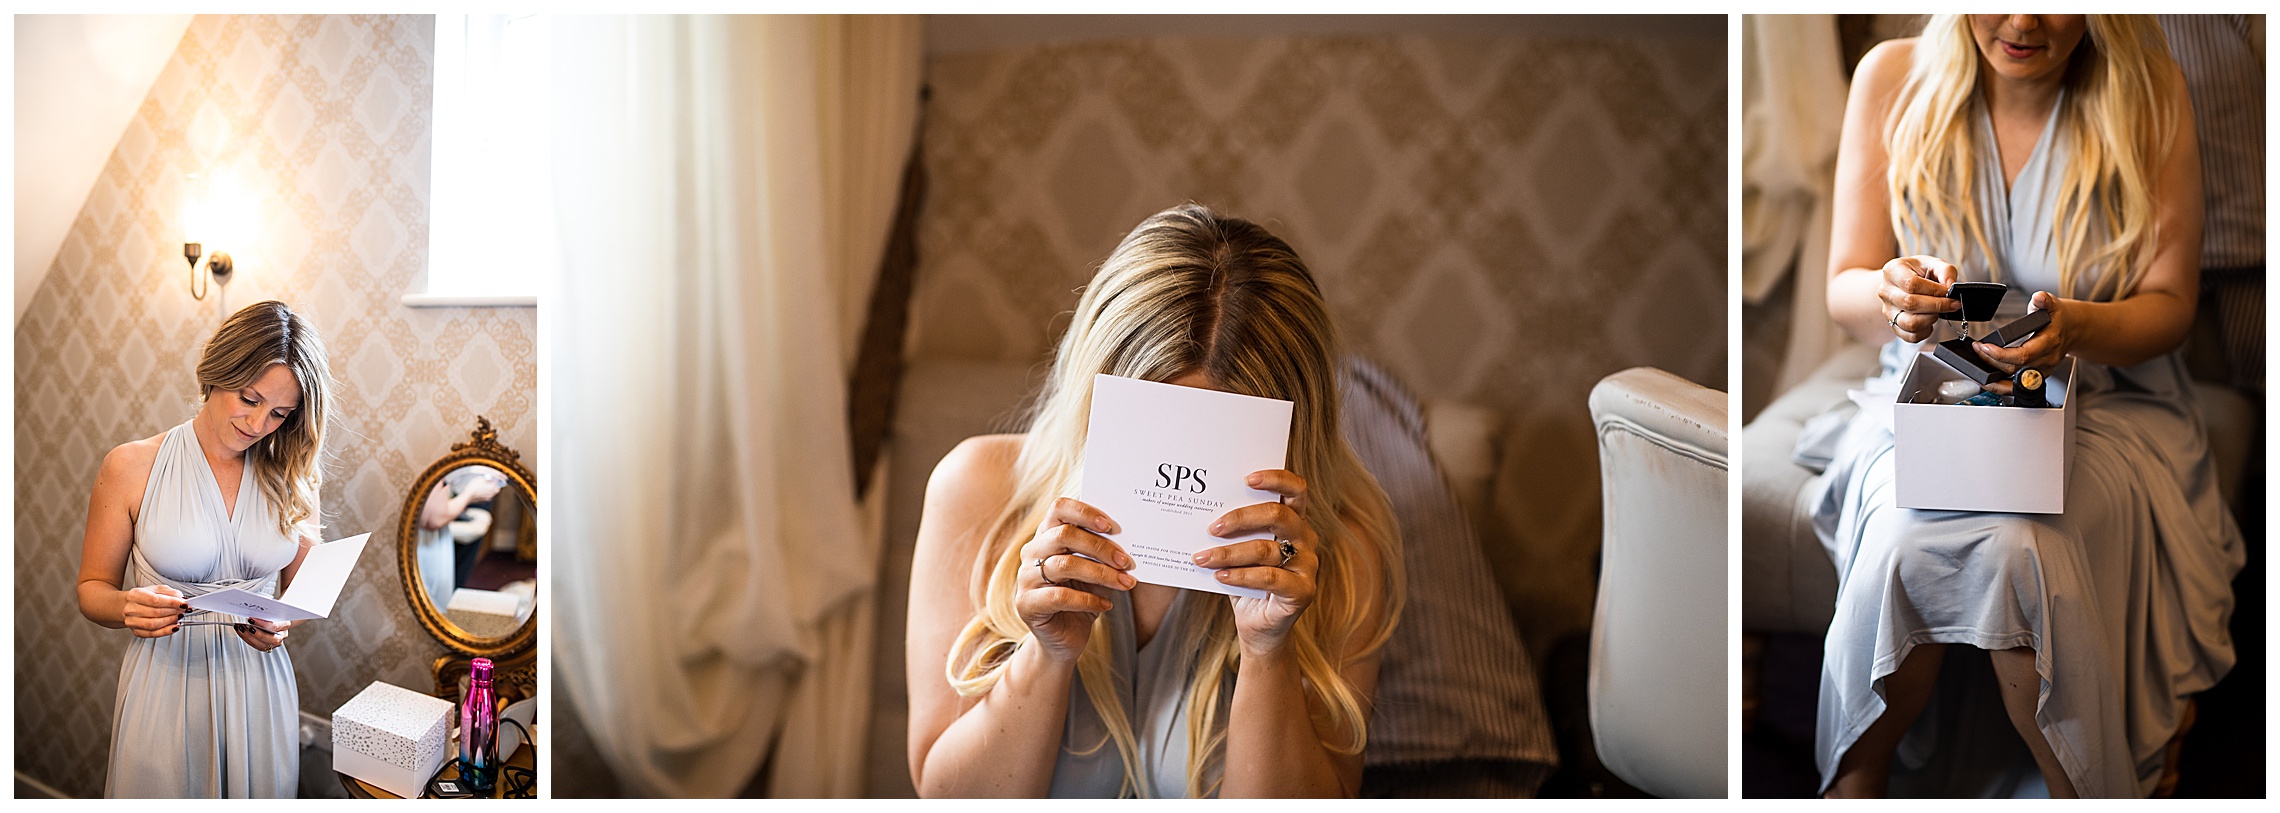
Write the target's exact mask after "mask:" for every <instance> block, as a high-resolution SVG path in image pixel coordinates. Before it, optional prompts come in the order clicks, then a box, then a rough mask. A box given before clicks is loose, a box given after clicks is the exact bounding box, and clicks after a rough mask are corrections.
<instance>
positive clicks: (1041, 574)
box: [1037, 556, 1061, 587]
mask: <svg viewBox="0 0 2280 813" xmlns="http://www.w3.org/2000/svg"><path fill="white" fill-rule="evenodd" d="M1051 558H1053V557H1051V556H1040V557H1038V558H1037V578H1040V579H1044V580H1045V583H1046V584H1050V585H1053V586H1054V587H1059V586H1061V583H1060V582H1057V581H1054V580H1053V577H1051V576H1047V575H1045V560H1047V559H1051Z"/></svg>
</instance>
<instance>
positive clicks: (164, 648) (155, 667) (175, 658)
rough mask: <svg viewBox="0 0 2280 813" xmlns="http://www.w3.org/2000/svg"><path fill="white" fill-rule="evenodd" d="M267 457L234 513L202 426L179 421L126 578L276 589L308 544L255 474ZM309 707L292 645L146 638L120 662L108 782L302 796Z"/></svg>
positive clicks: (181, 635)
mask: <svg viewBox="0 0 2280 813" xmlns="http://www.w3.org/2000/svg"><path fill="white" fill-rule="evenodd" d="M258 462H259V461H255V460H250V459H249V460H248V461H247V465H246V467H245V474H244V476H243V477H242V478H241V479H240V481H239V483H238V496H237V507H236V511H235V513H234V514H233V513H232V512H231V511H230V509H228V508H227V507H225V506H224V503H223V501H222V492H221V488H220V485H219V483H218V482H217V481H216V480H215V478H214V471H213V468H212V467H210V466H208V465H207V463H206V456H205V454H204V453H202V452H200V451H199V449H198V439H197V436H196V435H194V434H193V433H192V432H191V429H190V424H188V423H184V424H182V425H180V426H177V427H174V428H173V429H171V430H168V431H167V433H166V439H165V440H164V441H163V442H162V444H161V445H160V447H159V451H158V459H157V461H155V462H154V463H152V464H151V469H150V482H149V484H148V485H146V486H144V488H143V500H142V513H141V515H140V516H138V517H136V519H135V528H134V546H133V548H132V549H131V552H130V554H129V556H128V570H129V574H130V578H129V581H128V583H127V585H126V586H127V587H128V588H129V589H132V588H135V587H139V586H147V585H157V584H164V585H168V586H171V587H173V588H174V589H176V590H180V591H182V595H184V596H186V597H187V596H197V595H201V594H204V593H207V592H210V591H213V590H217V589H221V588H223V587H230V586H243V585H247V584H250V585H252V588H251V589H254V590H255V591H256V592H261V593H267V594H270V595H275V594H276V590H277V578H278V572H279V571H281V570H283V569H284V568H285V566H286V565H289V564H292V562H293V556H294V554H295V553H296V551H297V550H298V545H297V544H296V541H295V540H294V539H293V538H291V537H289V536H287V535H285V534H283V533H281V532H279V531H278V529H277V520H276V513H275V512H274V511H272V510H271V507H270V504H269V501H268V499H267V497H265V496H264V495H263V494H262V491H261V486H260V484H259V483H257V482H255V479H254V469H255V467H256V466H257V465H258ZM197 617H198V618H201V619H204V618H212V619H213V620H223V621H238V620H243V619H240V618H238V617H236V616H212V615H211V614H200V615H199V616H197ZM299 708H300V693H299V690H298V689H297V688H296V686H295V685H294V682H293V659H292V657H291V656H290V655H288V654H286V648H285V647H278V648H277V649H274V650H271V651H269V652H262V651H260V650H257V649H254V648H253V646H252V645H250V644H247V643H246V642H245V641H244V640H242V639H240V638H238V636H237V633H236V632H235V631H233V630H232V629H231V628H230V627H228V626H187V627H180V628H178V629H177V631H176V632H175V633H174V634H173V635H169V636H167V637H164V638H135V639H133V640H132V641H131V642H129V643H128V645H127V655H126V659H125V661H124V662H123V663H121V664H120V665H119V694H118V701H117V703H116V705H115V709H114V712H113V716H112V726H111V732H112V733H111V763H110V770H109V773H108V775H107V777H106V779H105V783H104V791H103V793H104V795H105V796H109V797H114V798H122V797H129V798H215V797H226V798H292V797H293V796H294V795H295V793H294V791H295V787H296V785H297V784H298V781H299V777H300V748H299V746H300V736H299V732H300V726H299V720H298V719H297V711H298V709H299Z"/></svg>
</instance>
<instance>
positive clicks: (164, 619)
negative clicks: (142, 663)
mask: <svg viewBox="0 0 2280 813" xmlns="http://www.w3.org/2000/svg"><path fill="white" fill-rule="evenodd" d="M126 597H127V603H126V606H125V607H123V608H121V610H120V612H119V617H120V620H121V621H124V622H126V627H127V630H128V631H129V632H132V633H134V634H135V637H137V638H164V637H166V636H169V635H173V634H174V632H175V630H177V629H179V627H177V626H176V624H177V622H180V621H181V620H182V609H183V608H184V607H188V606H190V603H189V602H187V601H184V600H183V599H182V591H180V590H176V589H174V588H172V587H168V586H166V585H163V584H157V585H152V586H149V587H137V588H135V589H133V590H128V591H126Z"/></svg>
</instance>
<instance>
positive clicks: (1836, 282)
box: [1801, 39, 1916, 347]
mask: <svg viewBox="0 0 2280 813" xmlns="http://www.w3.org/2000/svg"><path fill="white" fill-rule="evenodd" d="M1915 48H1916V41H1915V40H1913V39H1897V40H1891V41H1888V42H1884V43H1882V44H1879V45H1877V46H1876V47H1875V48H1873V49H1870V50H1869V52H1868V55H1867V56H1865V57H1862V58H1861V60H1860V67H1859V69H1857V70H1855V71H1854V72H1853V83H1852V90H1851V92H1850V93H1849V94H1847V97H1846V99H1845V123H1844V130H1843V131H1842V134H1841V135H1840V136H1839V137H1838V142H1837V180H1836V185H1835V186H1834V187H1833V188H1832V189H1833V192H1832V194H1833V195H1834V197H1833V198H1832V199H1831V200H1830V225H1829V227H1830V233H1829V289H1828V300H1829V318H1830V319H1831V320H1834V321H1835V322H1836V323H1837V326H1838V327H1840V328H1843V329H1844V331H1845V333H1846V334H1848V335H1850V336H1852V337H1853V338H1854V339H1857V340H1859V341H1860V342H1861V343H1863V344H1866V345H1868V346H1870V347H1876V346H1880V345H1882V344H1884V343H1885V342H1888V341H1891V340H1892V339H1893V337H1894V333H1893V330H1892V324H1891V322H1890V321H1889V319H1888V317H1889V315H1890V313H1889V312H1888V311H1887V310H1886V308H1885V306H1884V304H1883V302H1881V301H1880V300H1879V299H1878V298H1877V289H1878V288H1879V287H1880V286H1881V285H1882V284H1883V282H1884V279H1883V272H1882V270H1881V269H1883V267H1884V264H1885V263H1886V262H1888V261H1890V260H1892V259H1893V257H1894V256H1896V255H1897V254H1898V253H1899V251H1900V247H1899V240H1898V239H1897V238H1895V237H1893V235H1892V220H1891V214H1892V208H1891V202H1890V201H1889V200H1887V197H1888V195H1887V194H1886V193H1885V186H1884V184H1885V174H1886V172H1887V171H1888V162H1887V160H1886V155H1885V152H1884V127H1885V118H1886V116H1887V115H1888V114H1889V112H1890V110H1891V108H1892V103H1893V100H1894V98H1895V97H1897V96H1898V95H1899V93H1900V86H1901V84H1902V83H1903V82H1905V81H1906V80H1907V78H1908V65H1909V61H1910V60H1912V59H1913V58H1914V54H1915ZM1801 270H1802V269H1801Z"/></svg>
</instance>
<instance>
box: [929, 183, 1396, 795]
mask: <svg viewBox="0 0 2280 813" xmlns="http://www.w3.org/2000/svg"><path fill="white" fill-rule="evenodd" d="M1337 357H1338V356H1337V343H1336V341H1335V336H1334V334H1333V331H1332V330H1331V325H1330V315H1329V312H1328V310H1327V309H1326V307H1325V306H1324V304H1323V301H1322V295H1321V292H1320V291H1319V290H1317V289H1316V288H1315V285H1314V279H1313V277H1312V276H1311V275H1310V274H1308V272H1307V270H1306V266H1305V264H1303V263H1301V262H1300V261H1299V258H1298V255H1297V254H1296V253H1294V252H1293V251H1291V248H1290V246H1289V245H1288V244H1285V243H1284V242H1283V241H1282V240H1280V239H1277V238H1276V237H1275V236H1274V235H1272V234H1269V233H1268V232H1267V231H1266V230H1265V229H1262V228H1260V227H1258V226H1257V225H1254V224H1252V223H1250V222H1248V221H1244V220H1241V219H1237V218H1232V217H1224V216H1221V215H1218V214H1216V213H1213V212H1212V211H1211V210H1209V209H1205V208H1203V207H1201V206H1196V205H1193V204H1189V205H1184V206H1180V207H1177V208H1173V209H1169V210H1166V211H1164V212H1160V213H1158V214H1156V215H1155V216H1153V217H1150V218H1148V219H1147V220H1146V221H1144V222H1142V223H1141V224H1140V225H1139V227H1138V228H1135V229H1133V230H1132V233H1131V234H1129V235H1126V236H1125V238H1124V241H1123V242H1122V243H1121V244H1119V245H1118V246H1117V247H1116V251H1115V252H1114V253H1112V254H1110V255H1109V257H1108V259H1107V260H1106V261H1105V262H1104V263H1102V265H1101V267H1100V271H1099V273H1098V274H1097V275H1095V276H1094V277H1093V281H1092V284H1091V285H1089V286H1087V287H1086V288H1085V291H1084V294H1083V296H1082V297H1081V298H1080V299H1079V300H1078V302H1077V310H1076V315H1075V319H1074V320H1073V321H1072V323H1071V324H1070V325H1069V329H1068V331H1067V332H1066V333H1064V334H1063V335H1062V337H1061V342H1060V346H1059V348H1058V349H1057V350H1056V351H1055V353H1054V357H1053V369H1052V373H1051V375H1050V377H1049V378H1048V379H1047V380H1046V382H1045V384H1044V386H1043V388H1042V389H1041V390H1040V391H1039V392H1038V394H1037V396H1036V398H1035V400H1034V401H1033V402H1032V404H1031V406H1030V423H1029V430H1028V432H1027V435H1026V437H1025V438H1024V442H1023V443H1022V446H1021V455H1020V458H1019V460H1018V462H1017V463H1016V464H1015V488H1014V496H1013V498H1012V500H1010V501H1009V502H1008V504H1007V505H1006V507H1005V509H1004V511H1003V512H1001V513H1000V514H999V515H998V517H997V520H996V521H995V522H994V523H993V524H992V525H991V526H990V532H989V536H988V541H987V542H986V543H984V544H983V546H982V549H981V551H980V554H979V556H978V558H977V560H976V562H975V565H974V585H973V592H974V599H975V606H977V607H979V608H980V609H979V610H978V611H977V612H976V614H975V616H974V618H973V620H971V621H969V622H967V624H966V626H965V628H964V629H963V630H961V631H960V632H959V634H958V638H957V640H956V641H955V642H954V643H953V644H952V645H951V648H950V655H949V659H948V661H949V662H948V664H947V668H948V672H949V678H950V684H951V685H952V686H953V687H955V688H956V689H957V690H958V693H959V694H960V695H963V696H966V697H973V696H977V695H981V694H984V693H986V692H988V691H989V690H990V688H991V687H992V686H994V685H996V683H997V680H998V678H999V677H1000V676H1001V675H1002V674H1003V669H1004V666H1005V663H1006V661H1007V659H1008V657H1009V656H1011V655H1012V654H1013V652H1014V650H1015V649H1016V648H1018V647H1019V646H1021V644H1022V641H1023V640H1024V639H1025V638H1026V637H1027V636H1028V635H1029V634H1030V632H1029V628H1028V626H1027V625H1026V624H1024V623H1022V621H1021V619H1020V617H1019V616H1017V615H1016V614H1015V612H1014V607H1013V596H1014V593H1015V591H1016V589H1017V588H1016V586H1015V577H1016V576H1017V575H1018V574H1019V572H1020V569H1021V567H1022V564H1023V562H1022V560H1021V546H1022V544H1023V543H1024V542H1026V541H1027V540H1028V538H1029V537H1030V536H1031V534H1032V532H1033V531H1034V530H1035V529H1036V527H1037V526H1038V524H1039V523H1040V522H1042V521H1043V518H1044V513H1045V511H1046V510H1047V509H1048V508H1049V507H1050V505H1051V502H1052V500H1053V499H1054V498H1056V497H1058V496H1061V495H1067V494H1073V493H1075V488H1076V484H1077V478H1078V474H1079V472H1080V469H1081V467H1082V462H1083V461H1082V459H1081V458H1082V455H1083V450H1084V445H1085V428H1086V421H1087V417H1088V416H1089V415H1090V414H1091V409H1092V385H1093V376H1094V374H1095V373H1109V374H1112V375H1119V376H1125V377H1129V378H1140V379H1146V380H1149V381H1170V380H1172V379H1175V378H1179V377H1181V376H1183V375H1187V374H1189V373H1191V372H1198V371H1200V372H1202V373H1204V374H1205V375H1207V376H1208V377H1210V378H1211V380H1212V381H1213V382H1214V383H1216V384H1217V385H1218V386H1220V387H1224V388H1225V389H1227V390H1228V391H1230V392H1236V393H1241V394H1244V395H1253V396H1259V397H1264V398H1280V399H1284V400H1288V401H1291V402H1292V404H1293V407H1292V411H1291V437H1290V453H1289V465H1290V470H1291V471H1292V472H1294V473H1296V474H1298V475H1299V476H1301V477H1304V478H1306V482H1307V499H1308V504H1309V507H1308V509H1307V511H1308V512H1307V522H1308V523H1309V524H1310V525H1312V526H1313V527H1314V532H1315V534H1316V535H1317V536H1318V537H1319V538H1320V540H1321V547H1320V550H1319V555H1320V557H1321V562H1322V564H1321V568H1320V571H1319V572H1318V573H1317V574H1316V577H1315V578H1316V587H1317V593H1316V599H1315V601H1314V603H1313V604H1312V605H1311V606H1310V607H1308V608H1307V610H1306V611H1305V612H1304V613H1302V614H1300V615H1299V618H1298V620H1297V622H1296V626H1295V628H1294V632H1293V634H1292V635H1291V644H1290V646H1291V651H1292V653H1293V654H1294V655H1295V656H1296V659H1297V662H1298V664H1299V668H1300V670H1301V671H1302V672H1303V674H1304V676H1305V685H1306V690H1307V692H1308V693H1310V694H1311V695H1313V696H1314V697H1315V698H1316V699H1318V700H1319V701H1320V702H1321V707H1322V708H1323V709H1326V710H1327V712H1328V714H1327V717H1326V718H1323V717H1317V718H1316V719H1315V720H1314V721H1313V723H1314V726H1315V730H1316V732H1317V733H1318V735H1319V736H1322V737H1323V740H1324V743H1325V745H1327V746H1329V747H1330V748H1332V749H1333V750H1336V751H1337V752H1339V753H1342V754H1354V753H1359V752H1360V751H1361V749H1362V746H1363V744H1364V743H1365V742H1366V741H1367V731H1366V729H1367V726H1368V722H1369V709H1368V708H1366V707H1365V705H1364V703H1363V700H1362V698H1361V697H1360V695H1359V693H1358V692H1356V691H1355V689H1354V687H1353V686H1352V685H1351V684H1349V683H1347V682H1346V679H1345V677H1344V675H1343V674H1341V672H1340V671H1339V670H1340V669H1341V668H1342V667H1344V666H1345V665H1346V664H1347V663H1348V662H1351V661H1353V660H1356V659H1359V658H1362V657H1365V656H1367V655H1368V654H1369V653H1371V652H1373V651H1375V650H1376V649H1377V648H1378V647H1379V646H1382V645H1383V644H1384V643H1385V640H1386V638H1387V637H1389V636H1390V635H1391V634H1392V631H1393V626H1394V623H1395V621H1396V620H1397V619H1398V618H1399V617H1400V612H1401V605H1402V602H1403V590H1402V584H1403V581H1402V561H1401V540H1400V537H1399V533H1398V531H1397V530H1396V529H1395V527H1394V523H1393V519H1392V509H1391V508H1390V507H1389V505H1388V504H1387V502H1386V496H1385V492H1384V491H1383V490H1381V489H1380V488H1379V487H1378V484H1377V480H1376V479H1375V478H1373V477H1371V476H1370V473H1369V472H1368V471H1366V470H1364V469H1363V468H1362V464H1361V461H1360V459H1359V458H1356V457H1355V456H1354V452H1353V450H1352V449H1351V448H1350V447H1348V446H1347V445H1346V442H1345V440H1344V438H1343V437H1341V436H1340V435H1339V434H1338V386H1337V372H1336V369H1337V368H1336V366H1335V360H1336V359H1337ZM1349 525H1350V526H1351V527H1350V528H1349ZM1357 531H1358V534H1357ZM1357 537H1359V538H1357ZM1365 540H1366V541H1365ZM1370 543H1374V544H1370ZM1360 557H1370V558H1371V559H1372V560H1373V561H1372V562H1371V564H1374V565H1375V568H1374V569H1375V570H1376V572H1377V574H1378V578H1377V579H1375V580H1369V581H1364V580H1362V579H1360V578H1358V577H1357V574H1358V573H1363V572H1367V571H1365V570H1362V569H1361V568H1360V565H1361V564H1362V562H1360V561H1359V558H1360ZM1198 606H1202V607H1205V608H1207V610H1206V611H1204V612H1191V613H1188V614H1186V619H1187V621H1186V623H1184V624H1183V625H1182V627H1183V628H1182V629H1178V630H1170V629H1167V630H1164V631H1162V632H1159V633H1158V634H1159V635H1165V634H1169V635H1173V636H1175V637H1174V638H1173V639H1172V640H1171V641H1170V643H1174V644H1176V645H1177V646H1178V649H1177V650H1176V651H1183V652H1196V653H1199V655H1198V658H1199V660H1198V661H1197V664H1196V669H1195V672H1194V675H1193V677H1192V678H1191V679H1190V681H1189V683H1188V687H1187V691H1186V695H1187V697H1186V704H1187V708H1188V725H1187V728H1188V731H1187V734H1188V746H1189V747H1188V765H1187V779H1188V782H1187V786H1188V788H1189V791H1190V793H1191V794H1193V795H1197V796H1207V795H1210V794H1212V793H1214V792H1216V790H1217V788H1218V784H1219V778H1218V777H1214V776H1212V772H1211V771H1210V767H1211V766H1212V765H1213V764H1214V763H1215V761H1216V760H1218V759H1219V758H1220V756H1221V754H1220V751H1221V749H1222V748H1223V747H1224V745H1225V743H1226V737H1227V725H1226V720H1225V717H1226V715H1227V708H1226V703H1225V702H1224V697H1223V689H1224V687H1225V686H1226V685H1227V684H1228V681H1229V679H1231V678H1232V677H1233V676H1234V675H1235V671H1236V667H1237V665H1238V659H1239V657H1240V656H1239V653H1238V651H1237V648H1236V639H1235V626H1234V614H1233V611H1232V609H1231V608H1230V607H1229V605H1228V603H1227V602H1226V601H1207V602H1199V603H1198ZM1105 622H1106V618H1105V616H1104V617H1101V618H1098V619H1095V621H1094V627H1093V634H1092V637H1091V640H1090V641H1089V642H1088V643H1087V644H1086V645H1085V651H1084V652H1083V654H1082V655H1080V656H1079V658H1078V662H1077V671H1078V676H1079V679H1080V681H1081V683H1082V685H1083V686H1084V690H1085V695H1086V697H1087V698H1088V699H1089V700H1090V701H1091V703H1092V705H1093V708H1094V709H1095V710H1096V711H1098V712H1099V714H1100V717H1101V719H1102V720H1103V721H1104V722H1105V724H1106V728H1107V737H1106V738H1105V739H1104V740H1103V741H1102V742H1101V743H1097V744H1094V745H1092V746H1091V747H1090V748H1088V749H1085V750H1084V751H1083V753H1092V752H1093V751H1096V750H1098V749H1099V748H1100V747H1102V746H1103V745H1106V744H1107V743H1108V742H1111V741H1113V742H1114V743H1115V745H1116V748H1117V750H1118V752H1119V753H1120V755H1121V756H1122V758H1123V765H1124V793H1125V794H1126V795H1132V794H1135V793H1137V792H1138V789H1140V788H1142V787H1145V785H1144V784H1143V783H1141V782H1140V781H1139V776H1140V774H1141V770H1142V769H1141V766H1140V763H1139V748H1138V746H1137V743H1136V741H1135V738H1134V734H1133V729H1132V721H1131V720H1130V719H1128V718H1127V717H1126V715H1125V712H1124V708H1123V706H1122V704H1121V703H1120V702H1119V701H1118V697H1119V691H1118V684H1119V683H1120V682H1126V681H1129V680H1130V677H1129V676H1125V675H1117V674H1113V669H1112V667H1111V665H1110V663H1111V661H1110V654H1109V652H1108V649H1107V643H1108V637H1109V636H1108V634H1107V632H1106V630H1105V627H1104V626H1103V624H1104V623H1105ZM1342 729H1343V730H1350V731H1352V732H1353V736H1352V737H1351V739H1350V741H1347V742H1336V743H1333V742H1330V741H1329V740H1330V738H1331V737H1332V736H1335V735H1334V733H1332V732H1336V731H1339V730H1342Z"/></svg>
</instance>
